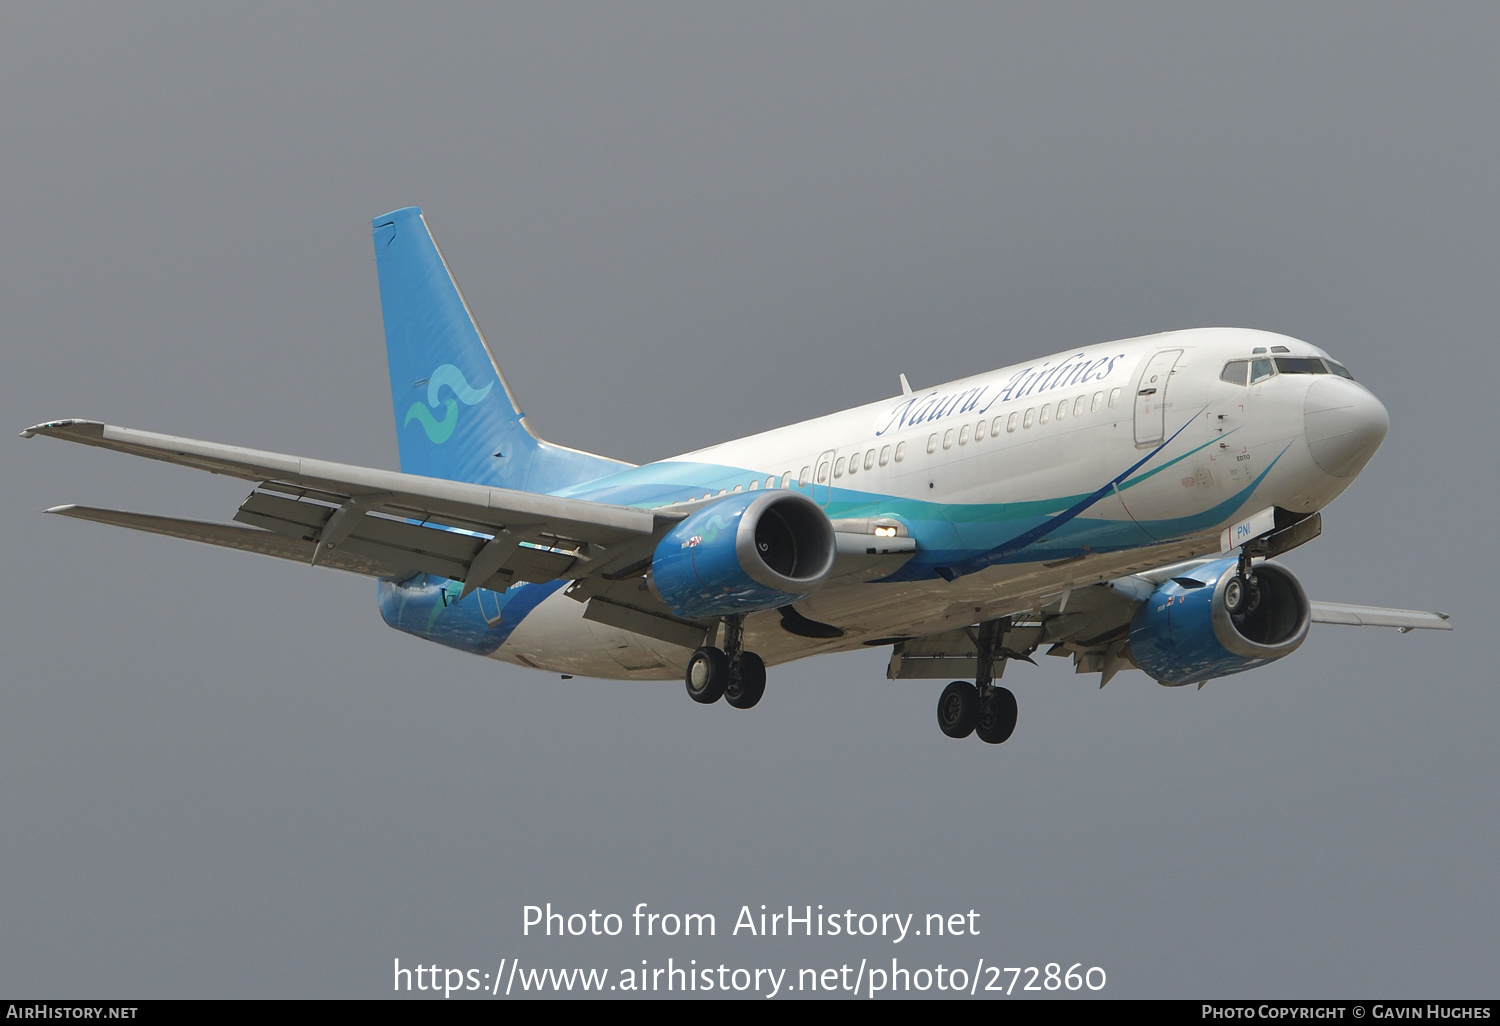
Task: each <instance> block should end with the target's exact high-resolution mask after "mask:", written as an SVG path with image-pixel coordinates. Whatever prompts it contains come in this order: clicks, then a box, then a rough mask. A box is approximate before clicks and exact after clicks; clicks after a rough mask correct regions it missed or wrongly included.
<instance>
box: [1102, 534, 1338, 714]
mask: <svg viewBox="0 0 1500 1026" xmlns="http://www.w3.org/2000/svg"><path fill="white" fill-rule="evenodd" d="M1237 562H1238V561H1237V560H1234V559H1219V560H1215V561H1214V562H1212V563H1207V564H1205V565H1203V566H1201V567H1198V568H1197V569H1195V570H1194V571H1192V573H1191V574H1189V575H1187V576H1185V577H1178V578H1174V579H1172V580H1170V581H1167V582H1166V583H1164V584H1162V585H1160V586H1159V587H1157V589H1156V590H1155V591H1153V592H1152V593H1151V597H1150V598H1149V599H1147V600H1146V602H1145V604H1144V605H1142V606H1141V607H1140V608H1139V609H1137V610H1136V611H1135V616H1134V617H1133V618H1132V619H1131V621H1130V650H1131V654H1132V655H1134V656H1135V661H1136V665H1138V666H1139V667H1140V668H1141V669H1143V670H1145V671H1146V672H1147V673H1149V674H1150V675H1151V676H1152V677H1153V678H1155V679H1156V680H1157V681H1158V682H1160V683H1162V684H1166V685H1168V686H1172V687H1176V686H1179V685H1182V684H1200V683H1202V682H1203V681H1206V680H1212V679H1213V678H1215V677H1226V676H1228V675H1229V674H1231V673H1240V672H1242V671H1244V670H1253V669H1254V668H1255V667H1257V666H1264V665H1265V664H1266V663H1269V662H1274V661H1275V660H1277V659H1280V658H1281V657H1282V656H1287V655H1291V654H1292V653H1293V652H1295V651H1296V650H1297V646H1299V645H1301V644H1302V641H1303V639H1305V638H1306V637H1307V627H1308V623H1309V622H1310V619H1309V618H1310V614H1311V607H1310V606H1309V604H1308V601H1307V593H1306V592H1304V591H1303V590H1302V585H1301V584H1299V583H1298V582H1297V578H1295V577H1293V576H1292V575H1291V572H1290V571H1288V570H1286V569H1285V568H1284V567H1280V566H1277V565H1276V564H1274V563H1262V564H1260V565H1258V566H1257V567H1256V568H1255V581H1256V589H1257V590H1258V592H1259V595H1258V597H1257V598H1258V601H1254V602H1252V603H1250V604H1249V605H1248V606H1247V608H1246V610H1245V611H1244V612H1242V613H1234V614H1232V613H1230V611H1229V607H1228V604H1227V603H1226V601H1225V595H1224V592H1225V589H1226V587H1227V586H1228V585H1229V582H1230V581H1231V580H1232V579H1233V578H1234V576H1235V572H1236V566H1237Z"/></svg>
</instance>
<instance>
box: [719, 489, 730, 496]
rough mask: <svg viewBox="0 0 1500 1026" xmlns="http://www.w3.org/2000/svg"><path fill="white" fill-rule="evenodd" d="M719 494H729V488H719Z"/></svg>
mask: <svg viewBox="0 0 1500 1026" xmlns="http://www.w3.org/2000/svg"><path fill="white" fill-rule="evenodd" d="M719 494H720V495H728V494H729V489H728V488H720V489H719Z"/></svg>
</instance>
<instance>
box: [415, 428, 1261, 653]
mask: <svg viewBox="0 0 1500 1026" xmlns="http://www.w3.org/2000/svg"><path fill="white" fill-rule="evenodd" d="M1196 416H1197V415H1196V414H1195V415H1194V416H1193V417H1190V418H1188V419H1187V420H1186V422H1185V423H1184V424H1183V425H1182V427H1180V428H1178V430H1177V431H1176V432H1174V433H1173V434H1172V436H1171V437H1170V438H1168V439H1166V440H1165V441H1164V442H1162V444H1161V445H1159V446H1157V447H1156V448H1154V449H1152V450H1151V451H1150V452H1149V453H1148V454H1147V455H1146V456H1145V457H1143V458H1142V459H1140V460H1138V461H1136V462H1135V463H1134V464H1132V465H1131V466H1130V467H1129V468H1128V469H1127V470H1125V471H1124V472H1123V473H1121V474H1120V475H1117V476H1116V477H1115V478H1114V479H1113V480H1111V481H1110V482H1109V483H1108V484H1105V485H1103V486H1102V487H1100V488H1098V489H1095V490H1094V491H1092V492H1089V493H1080V494H1076V495H1067V496H1060V497H1058V498H1055V499H1046V500H1026V501H1022V502H1010V503H978V504H974V503H941V502H930V501H927V500H922V499H910V498H905V497H902V496H894V495H887V494H884V493H880V492H863V491H859V490H857V489H851V488H847V487H844V488H835V489H833V490H832V497H831V499H830V501H829V503H828V505H827V511H828V515H829V516H830V517H831V518H833V519H836V520H837V519H842V518H846V517H847V518H855V517H868V516H876V515H885V516H894V517H898V518H900V519H901V520H902V521H903V522H904V523H905V524H906V525H907V529H908V531H909V532H910V533H911V534H912V536H913V537H915V538H916V539H917V542H918V549H917V554H916V555H915V556H914V557H913V558H912V559H911V560H909V561H908V562H907V563H906V564H904V565H903V566H902V567H901V568H900V569H899V570H897V571H896V572H895V573H893V574H891V575H890V576H889V577H886V578H883V579H882V580H885V581H892V582H895V581H913V580H930V579H931V578H933V577H934V576H940V573H939V568H942V569H943V570H949V571H950V572H952V570H957V571H958V572H961V573H970V572H974V571H977V570H981V569H983V568H984V567H986V566H989V565H993V564H1007V565H1008V564H1016V563H1030V562H1039V561H1043V560H1046V561H1051V560H1056V559H1067V558H1070V557H1074V556H1080V555H1086V554H1091V553H1104V552H1118V551H1123V550H1126V549H1130V548H1136V547H1139V546H1142V545H1150V544H1153V543H1155V542H1157V541H1159V540H1163V539H1169V538H1173V537H1179V536H1182V535H1187V534H1196V533H1199V532H1202V531H1204V530H1207V529H1208V528H1210V527H1212V526H1213V525H1214V524H1216V523H1219V522H1221V521H1223V520H1225V519H1227V518H1228V517H1230V516H1231V515H1232V514H1233V513H1234V512H1235V511H1236V510H1238V509H1239V508H1240V507H1241V506H1243V505H1244V504H1245V502H1246V501H1247V500H1248V499H1249V497H1250V495H1251V493H1253V492H1254V491H1255V489H1256V488H1257V487H1259V485H1260V483H1261V481H1262V480H1264V478H1265V476H1266V474H1268V473H1270V470H1271V467H1273V466H1275V464H1276V462H1277V460H1279V459H1280V458H1281V455H1283V454H1284V453H1285V452H1286V450H1285V449H1283V450H1282V452H1281V453H1278V454H1277V456H1276V458H1275V459H1273V460H1272V461H1271V463H1270V464H1269V465H1268V466H1267V467H1266V469H1265V470H1263V471H1262V472H1261V473H1260V474H1259V475H1258V476H1257V477H1256V478H1255V480H1253V481H1251V482H1250V483H1249V484H1248V485H1247V486H1246V487H1245V488H1243V489H1241V490H1240V491H1239V492H1236V493H1235V494H1234V495H1232V496H1230V497H1229V498H1227V499H1225V500H1224V501H1222V502H1220V503H1217V504H1215V505H1214V506H1212V507H1210V508H1208V509H1205V510H1203V511H1201V512H1199V513H1195V514H1191V515H1189V516H1186V517H1175V518H1170V519H1164V520H1151V521H1141V522H1137V521H1134V520H1104V519H1097V518H1085V517H1083V516H1082V515H1081V514H1083V513H1084V512H1086V511H1087V510H1088V508H1089V507H1091V506H1093V505H1095V504H1097V503H1098V502H1099V501H1100V500H1101V499H1102V498H1104V497H1105V496H1107V495H1108V494H1110V493H1111V492H1112V491H1114V490H1115V489H1116V488H1118V490H1119V491H1125V490H1127V489H1129V488H1132V487H1134V486H1135V485H1138V484H1141V483H1142V482H1144V481H1146V480H1148V479H1150V478H1151V477H1154V476H1155V475H1157V474H1159V473H1161V472H1162V471H1163V470H1166V469H1168V468H1169V467H1171V466H1173V465H1174V464H1176V463H1179V462H1181V461H1182V460H1185V459H1188V458H1189V457H1191V456H1192V455H1194V454H1195V453H1197V452H1199V451H1201V450H1202V449H1204V448H1207V447H1208V446H1210V445H1212V444H1214V443H1215V442H1218V441H1221V440H1222V438H1223V436H1216V437H1215V438H1213V439H1211V440H1209V441H1207V442H1204V443H1203V444H1201V445H1197V446H1194V447H1193V448H1191V449H1189V450H1188V451H1187V452H1185V453H1182V454H1181V455H1179V456H1176V457H1173V458H1172V459H1170V460H1167V461H1165V462H1163V463H1162V464H1161V465H1159V466H1157V467H1154V468H1152V469H1150V470H1146V471H1144V472H1143V473H1139V474H1136V473H1135V472H1136V471H1138V470H1140V469H1141V468H1142V467H1144V466H1145V465H1146V464H1147V463H1149V462H1150V460H1151V459H1152V458H1153V457H1155V456H1157V455H1158V454H1159V453H1161V452H1162V450H1164V449H1165V448H1166V447H1167V446H1168V445H1170V444H1171V443H1172V442H1173V441H1174V440H1175V439H1176V438H1177V437H1178V435H1180V434H1181V433H1182V431H1183V430H1185V429H1186V428H1187V427H1188V426H1189V425H1190V424H1192V423H1193V421H1194V420H1195V419H1196ZM1132 474H1135V476H1134V477H1132V476H1130V475H1132ZM773 476H775V475H766V474H761V473H758V472H756V471H752V470H749V469H747V468H744V467H732V466H725V465H722V464H714V463H699V462H688V461H665V462H661V463H648V464H645V465H643V466H639V467H631V468H629V469H626V470H623V471H621V472H620V473H618V474H611V475H609V476H608V477H604V478H600V479H597V480H595V481H589V482H584V483H581V484H577V485H572V486H570V487H568V488H564V489H559V490H558V491H556V492H554V493H553V494H556V495H559V496H562V497H568V498H586V499H590V500H592V501H595V502H608V503H612V504H615V505H622V506H634V507H637V508H644V509H653V508H657V507H660V506H668V505H672V504H674V503H682V502H691V501H694V500H697V499H701V498H703V497H704V496H705V495H707V494H709V493H717V492H720V491H723V492H725V493H726V495H725V497H726V498H727V497H728V495H730V494H734V488H735V487H736V486H739V487H740V489H741V492H742V493H744V492H746V491H748V490H749V484H750V482H752V481H754V482H756V483H757V484H763V483H764V482H765V480H766V479H767V478H768V477H773ZM777 480H778V481H779V478H777ZM803 490H804V492H805V490H806V489H803ZM1059 507H1063V508H1062V509H1061V511H1059ZM955 520H957V521H959V522H961V523H963V525H964V529H965V533H966V534H967V535H968V544H965V541H964V539H963V538H961V537H960V535H959V531H958V529H957V528H956V527H955ZM1023 539H1024V540H1023ZM976 542H980V544H977V545H976V544H975V543H976ZM950 568H952V570H950ZM431 581H432V585H433V586H434V587H436V585H437V584H438V582H439V579H437V578H432V579H431ZM561 583H562V582H556V581H553V582H548V583H547V584H518V585H514V586H512V587H511V588H510V589H509V590H508V591H506V592H502V593H498V594H499V597H500V598H501V599H502V600H503V603H504V615H503V620H502V622H501V623H500V624H499V625H497V626H496V627H494V628H488V629H485V630H476V628H477V627H478V624H484V623H485V621H484V619H483V617H482V616H481V615H479V614H478V612H477V608H478V607H477V604H476V605H475V612H474V613H473V614H472V615H467V613H466V615H462V616H459V617H455V626H456V627H458V628H459V629H458V630H456V631H455V632H454V633H453V634H452V637H453V642H445V643H454V642H456V643H457V644H456V645H455V647H464V648H468V649H469V650H470V651H481V648H483V649H484V651H483V652H482V654H489V653H490V652H493V651H494V650H495V649H496V648H499V647H500V645H502V644H504V642H505V640H506V639H508V638H509V637H510V634H511V632H512V631H513V630H515V627H516V625H517V624H518V623H519V622H520V621H521V619H522V618H524V617H525V615H526V614H527V613H529V612H530V611H531V610H532V609H534V608H535V607H536V606H538V605H540V604H541V602H542V601H543V600H544V599H545V598H546V597H547V596H549V595H551V594H552V593H553V592H555V591H556V590H557V589H558V588H559V587H561ZM481 590H483V589H481ZM478 594H479V593H478V592H477V591H476V592H475V593H473V594H471V595H470V596H469V597H468V598H466V599H465V600H464V601H463V602H462V603H457V602H455V601H453V600H452V599H450V600H449V607H448V608H454V607H458V608H460V609H462V608H463V607H465V606H468V605H469V604H470V603H476V597H477V596H478ZM487 594H488V595H489V596H491V597H492V598H491V601H493V596H495V595H496V594H497V593H495V592H488V593H487ZM523 596H524V598H523ZM447 615H448V614H447V611H446V610H445V611H444V613H443V616H447ZM475 617H477V618H478V624H475V623H474V622H473V620H474V618H475ZM393 626H394V625H393ZM434 640H443V639H441V638H437V637H434Z"/></svg>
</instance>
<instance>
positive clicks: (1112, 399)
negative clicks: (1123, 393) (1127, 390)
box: [1109, 388, 1120, 410]
mask: <svg viewBox="0 0 1500 1026" xmlns="http://www.w3.org/2000/svg"><path fill="white" fill-rule="evenodd" d="M1119 402H1120V390H1119V389H1118V388H1112V389H1110V390H1109V408H1110V409H1111V410H1112V409H1114V408H1115V407H1116V406H1117V405H1118V404H1119Z"/></svg>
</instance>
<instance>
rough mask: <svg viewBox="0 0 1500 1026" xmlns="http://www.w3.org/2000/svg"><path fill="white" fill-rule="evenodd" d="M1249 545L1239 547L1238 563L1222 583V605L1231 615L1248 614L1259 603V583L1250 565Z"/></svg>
mask: <svg viewBox="0 0 1500 1026" xmlns="http://www.w3.org/2000/svg"><path fill="white" fill-rule="evenodd" d="M1248 548H1249V546H1248V545H1247V546H1246V547H1245V548H1243V549H1240V563H1239V566H1238V567H1237V568H1236V570H1235V574H1234V576H1233V577H1231V578H1230V579H1229V581H1228V583H1226V584H1225V585H1224V606H1225V608H1226V609H1228V610H1229V615H1230V616H1233V617H1244V616H1249V615H1250V614H1251V613H1253V612H1255V609H1256V607H1257V606H1259V605H1260V583H1259V582H1258V581H1256V579H1255V571H1254V569H1253V568H1252V567H1251V565H1250V553H1249V551H1248Z"/></svg>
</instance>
